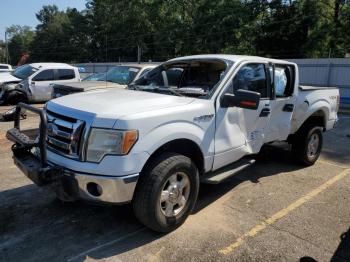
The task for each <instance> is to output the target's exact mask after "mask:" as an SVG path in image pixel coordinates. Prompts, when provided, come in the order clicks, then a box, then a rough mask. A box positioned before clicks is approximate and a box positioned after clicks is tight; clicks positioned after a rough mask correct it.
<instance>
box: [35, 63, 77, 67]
mask: <svg viewBox="0 0 350 262" xmlns="http://www.w3.org/2000/svg"><path fill="white" fill-rule="evenodd" d="M30 65H31V66H33V67H35V68H75V67H74V66H71V65H68V64H65V63H32V64H30Z"/></svg>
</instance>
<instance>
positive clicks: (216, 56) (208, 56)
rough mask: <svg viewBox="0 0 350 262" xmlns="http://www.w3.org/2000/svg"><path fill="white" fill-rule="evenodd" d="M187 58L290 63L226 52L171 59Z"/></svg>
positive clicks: (181, 58) (180, 58)
mask: <svg viewBox="0 0 350 262" xmlns="http://www.w3.org/2000/svg"><path fill="white" fill-rule="evenodd" d="M185 59H186V60H187V59H225V60H229V61H232V62H237V61H244V60H256V61H262V62H263V61H265V62H266V61H267V62H273V63H290V64H292V63H291V62H288V61H286V60H278V59H272V58H267V57H260V56H247V55H226V54H206V55H191V56H183V57H177V58H174V59H171V60H170V61H176V60H185Z"/></svg>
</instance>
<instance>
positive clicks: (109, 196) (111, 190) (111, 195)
mask: <svg viewBox="0 0 350 262" xmlns="http://www.w3.org/2000/svg"><path fill="white" fill-rule="evenodd" d="M67 175H70V176H74V178H75V179H76V181H77V182H78V185H79V198H82V199H86V200H89V201H95V202H96V201H97V202H104V203H113V204H118V203H127V202H130V201H131V200H132V198H133V195H134V191H135V188H136V184H137V180H138V177H139V174H132V175H128V176H122V177H110V176H98V175H88V174H82V173H75V172H74V173H70V172H68V171H67ZM90 182H92V183H96V184H98V185H99V186H100V187H101V188H102V195H101V196H98V197H96V196H93V195H91V194H90V193H89V192H88V191H87V184H88V183H90Z"/></svg>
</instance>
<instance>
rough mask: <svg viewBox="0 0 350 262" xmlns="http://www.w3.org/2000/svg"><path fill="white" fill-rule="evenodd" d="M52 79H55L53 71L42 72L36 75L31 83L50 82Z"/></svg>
mask: <svg viewBox="0 0 350 262" xmlns="http://www.w3.org/2000/svg"><path fill="white" fill-rule="evenodd" d="M54 79H55V76H54V72H53V70H44V71H41V72H40V73H39V74H37V75H36V76H35V77H34V78H33V81H51V80H54Z"/></svg>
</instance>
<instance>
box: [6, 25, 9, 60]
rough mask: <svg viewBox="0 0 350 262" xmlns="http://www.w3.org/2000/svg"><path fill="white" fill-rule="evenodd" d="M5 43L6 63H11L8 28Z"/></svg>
mask: <svg viewBox="0 0 350 262" xmlns="http://www.w3.org/2000/svg"><path fill="white" fill-rule="evenodd" d="M5 45H6V64H8V63H9V45H8V42H7V30H6V31H5Z"/></svg>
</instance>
